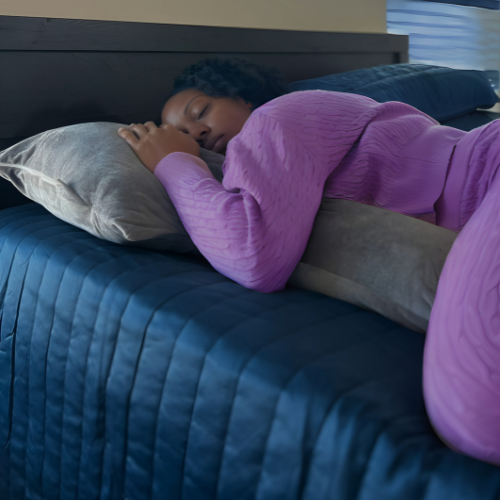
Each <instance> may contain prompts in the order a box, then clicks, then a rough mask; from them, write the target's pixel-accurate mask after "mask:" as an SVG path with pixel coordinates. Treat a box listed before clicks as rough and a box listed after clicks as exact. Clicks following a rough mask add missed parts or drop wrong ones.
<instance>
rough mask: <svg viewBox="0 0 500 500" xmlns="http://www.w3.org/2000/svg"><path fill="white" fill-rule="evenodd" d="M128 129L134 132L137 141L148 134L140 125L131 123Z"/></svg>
mask: <svg viewBox="0 0 500 500" xmlns="http://www.w3.org/2000/svg"><path fill="white" fill-rule="evenodd" d="M149 123H151V122H149ZM153 125H154V124H153ZM128 129H129V130H131V131H132V132H134V134H136V135H137V137H139V139H142V138H143V137H144V136H145V135H147V134H148V129H147V128H146V127H145V126H144V125H142V123H132V125H130V126H129V128H128Z"/></svg>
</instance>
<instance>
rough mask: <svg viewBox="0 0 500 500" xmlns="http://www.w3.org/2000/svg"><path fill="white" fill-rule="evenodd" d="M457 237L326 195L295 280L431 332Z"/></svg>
mask: <svg viewBox="0 0 500 500" xmlns="http://www.w3.org/2000/svg"><path fill="white" fill-rule="evenodd" d="M456 236H457V235H456V233H454V232H453V231H449V230H447V229H444V228H442V227H438V226H435V225H433V224H430V223H428V222H423V221H421V220H418V219H414V218H412V217H408V216H406V215H402V214H399V213H395V212H390V211H388V210H384V209H381V208H377V207H372V206H368V205H362V204H361V203H356V202H353V201H346V200H335V199H324V200H323V202H322V204H321V207H320V209H319V212H318V215H317V217H316V220H315V222H314V228H313V231H312V234H311V237H310V239H309V242H308V245H307V248H306V250H305V253H304V255H303V257H302V259H301V262H300V263H299V265H298V266H297V268H296V269H295V271H294V273H293V274H292V276H291V278H290V280H289V283H290V284H291V285H294V286H298V287H301V288H306V289H308V290H313V291H316V292H320V293H323V294H325V295H329V296H330V297H334V298H337V299H341V300H345V301H346V302H350V303H351V304H355V305H357V306H360V307H363V308H365V309H368V310H370V311H375V312H377V313H379V314H382V315H383V316H385V317H387V318H389V319H392V320H393V321H396V322H397V323H400V324H401V325H404V326H406V327H408V328H411V329H412V330H416V331H420V332H425V331H426V330H427V325H428V322H429V316H430V312H431V308H432V304H433V303H434V297H435V295H436V289H437V284H438V280H439V276H440V274H441V270H442V269H443V265H444V262H445V260H446V256H447V255H448V253H449V251H450V249H451V246H452V245H453V242H454V241H455V238H456Z"/></svg>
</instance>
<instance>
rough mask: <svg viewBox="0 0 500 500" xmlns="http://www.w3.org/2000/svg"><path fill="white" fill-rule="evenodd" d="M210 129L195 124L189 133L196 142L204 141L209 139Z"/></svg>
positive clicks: (189, 127) (189, 128)
mask: <svg viewBox="0 0 500 500" xmlns="http://www.w3.org/2000/svg"><path fill="white" fill-rule="evenodd" d="M209 132H210V129H209V128H208V127H207V126H206V125H203V124H201V123H193V124H191V125H190V126H188V133H189V135H190V136H191V137H193V139H194V140H195V141H202V142H203V141H204V140H205V139H206V138H207V137H208V133H209Z"/></svg>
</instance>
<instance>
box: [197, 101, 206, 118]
mask: <svg viewBox="0 0 500 500" xmlns="http://www.w3.org/2000/svg"><path fill="white" fill-rule="evenodd" d="M207 109H208V104H207V105H206V106H205V107H204V108H203V110H202V112H201V113H200V114H199V115H198V120H201V119H202V118H203V116H204V115H205V113H206V111H207Z"/></svg>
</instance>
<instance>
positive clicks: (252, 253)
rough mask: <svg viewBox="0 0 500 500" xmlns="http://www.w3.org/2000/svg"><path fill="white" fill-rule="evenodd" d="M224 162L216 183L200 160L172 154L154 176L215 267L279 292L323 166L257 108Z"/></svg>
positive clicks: (308, 222)
mask: <svg viewBox="0 0 500 500" xmlns="http://www.w3.org/2000/svg"><path fill="white" fill-rule="evenodd" d="M224 167H225V176H224V181H223V183H222V184H220V183H219V182H217V181H216V180H215V179H214V177H213V176H212V174H211V173H210V172H209V171H208V170H207V168H206V165H205V164H204V162H202V161H201V160H200V159H199V158H196V157H194V156H192V155H189V154H185V153H173V154H170V155H168V156H167V157H166V158H164V159H163V160H161V161H160V163H159V164H158V166H157V167H156V169H155V175H156V176H157V177H158V179H159V180H160V181H161V183H162V184H163V185H164V187H165V189H166V190H167V192H168V194H169V196H170V198H171V200H172V202H173V203H174V205H175V207H176V209H177V211H178V213H179V216H180V218H181V220H182V222H183V224H184V226H185V227H186V230H187V232H188V233H189V235H190V236H191V238H192V239H193V242H194V243H195V245H196V246H197V247H198V249H199V250H200V252H201V253H202V254H203V255H204V256H205V257H206V258H207V259H208V260H209V262H210V263H211V264H212V265H213V266H214V268H215V269H217V270H218V271H219V272H221V273H222V274H224V275H225V276H228V277H229V278H231V279H233V280H235V281H237V282H238V283H240V284H241V285H243V286H245V287H247V288H252V289H255V290H259V291H262V292H272V291H275V290H280V289H282V288H283V287H284V286H285V284H286V282H287V280H288V278H289V276H290V274H291V273H292V271H293V269H294V268H295V266H296V265H297V263H298V262H299V260H300V257H301V256H302V254H303V252H304V249H305V246H306V244H307V240H308V238H309V235H310V232H311V229H312V225H313V222H314V218H315V216H316V212H317V210H318V207H319V204H320V202H321V198H322V193H323V185H324V182H325V179H326V177H327V176H328V173H329V172H328V168H327V166H326V165H325V164H323V163H322V162H319V161H318V160H317V159H315V158H312V157H311V155H310V153H309V152H308V150H307V149H306V148H304V146H303V145H302V143H301V142H300V141H299V140H298V138H297V137H296V136H295V134H294V132H293V131H292V130H289V129H287V128H286V127H284V126H282V125H281V124H280V123H279V122H277V121H276V120H274V119H273V118H269V117H267V116H265V115H264V114H258V113H256V114H255V115H254V116H253V117H252V119H251V120H249V122H247V124H246V126H245V127H244V129H243V130H242V132H241V133H240V134H239V135H238V136H237V137H235V138H234V139H233V140H232V141H231V142H230V144H229V147H228V150H227V157H226V162H225V165H224Z"/></svg>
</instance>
